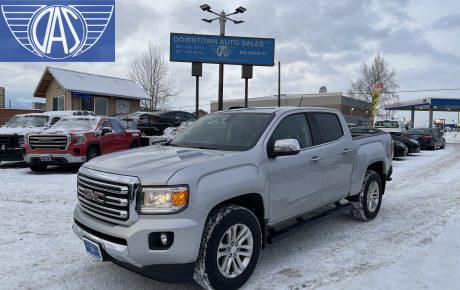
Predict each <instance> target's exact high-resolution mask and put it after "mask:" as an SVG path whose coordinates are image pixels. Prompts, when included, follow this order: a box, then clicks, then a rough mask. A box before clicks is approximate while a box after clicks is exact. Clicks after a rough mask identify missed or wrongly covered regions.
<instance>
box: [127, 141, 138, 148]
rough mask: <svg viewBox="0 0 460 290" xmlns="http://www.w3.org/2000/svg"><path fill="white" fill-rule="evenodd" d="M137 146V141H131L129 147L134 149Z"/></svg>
mask: <svg viewBox="0 0 460 290" xmlns="http://www.w3.org/2000/svg"><path fill="white" fill-rule="evenodd" d="M137 147H139V146H138V144H137V142H132V143H131V146H129V148H130V149H134V148H137Z"/></svg>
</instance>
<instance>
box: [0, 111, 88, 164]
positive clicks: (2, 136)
mask: <svg viewBox="0 0 460 290" xmlns="http://www.w3.org/2000/svg"><path fill="white" fill-rule="evenodd" d="M88 115H93V113H92V112H87V111H54V112H45V113H32V114H21V115H16V116H14V117H12V118H11V119H10V120H9V121H8V122H7V123H6V124H5V125H4V126H3V127H1V128H0V162H2V161H21V160H22V159H23V157H22V154H23V149H22V145H23V144H24V135H25V134H27V133H31V132H41V131H43V130H45V129H46V128H49V127H50V126H52V125H54V124H55V123H56V122H58V121H59V120H60V119H61V118H62V117H67V116H88Z"/></svg>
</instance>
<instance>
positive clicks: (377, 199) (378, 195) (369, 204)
mask: <svg viewBox="0 0 460 290" xmlns="http://www.w3.org/2000/svg"><path fill="white" fill-rule="evenodd" d="M382 195H383V187H382V180H381V178H380V175H378V174H377V173H376V172H375V171H372V170H367V171H366V175H365V176H364V181H363V186H362V188H361V192H360V193H359V194H358V195H357V197H356V198H355V200H354V201H352V204H353V209H352V211H351V213H352V215H353V217H354V218H356V219H358V220H362V221H370V220H372V219H374V218H375V217H376V216H377V214H378V213H379V211H380V206H381V205H382Z"/></svg>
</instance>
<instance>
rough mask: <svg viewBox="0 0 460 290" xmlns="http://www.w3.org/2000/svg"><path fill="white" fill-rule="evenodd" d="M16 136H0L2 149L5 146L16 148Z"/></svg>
mask: <svg viewBox="0 0 460 290" xmlns="http://www.w3.org/2000/svg"><path fill="white" fill-rule="evenodd" d="M14 143H15V142H14V136H12V135H0V148H1V147H2V146H5V147H6V148H10V147H14V146H15V144H14Z"/></svg>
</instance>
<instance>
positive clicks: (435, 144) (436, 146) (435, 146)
mask: <svg viewBox="0 0 460 290" xmlns="http://www.w3.org/2000/svg"><path fill="white" fill-rule="evenodd" d="M436 149H438V142H437V141H434V145H433V150H436Z"/></svg>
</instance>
